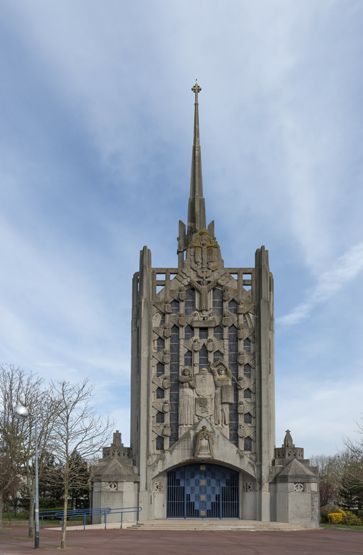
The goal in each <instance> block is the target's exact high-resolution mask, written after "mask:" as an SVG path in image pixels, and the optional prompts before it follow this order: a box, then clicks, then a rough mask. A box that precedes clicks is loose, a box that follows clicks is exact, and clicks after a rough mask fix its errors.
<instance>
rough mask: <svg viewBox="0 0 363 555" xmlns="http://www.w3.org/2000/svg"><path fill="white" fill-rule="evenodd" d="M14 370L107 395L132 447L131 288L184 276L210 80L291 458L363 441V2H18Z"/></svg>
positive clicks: (7, 108)
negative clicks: (269, 333) (268, 282)
mask: <svg viewBox="0 0 363 555" xmlns="http://www.w3.org/2000/svg"><path fill="white" fill-rule="evenodd" d="M0 13H1V17H0V110H1V126H0V260H1V271H0V314H1V317H0V337H1V341H0V363H2V364H13V365H15V366H20V367H22V368H23V369H24V370H26V371H33V372H35V373H37V374H38V375H40V376H42V377H44V379H45V380H50V379H53V380H62V379H66V380H70V381H80V380H82V379H84V378H89V380H90V381H91V383H92V384H93V385H94V398H93V400H94V404H95V406H96V409H97V411H98V412H99V413H100V414H103V415H105V416H109V417H110V418H111V419H113V421H114V425H115V428H118V429H120V431H121V432H122V434H123V440H124V442H125V444H128V441H129V395H130V391H129V386H130V315H131V279H132V275H133V273H134V272H135V271H137V270H138V263H139V251H140V249H141V248H142V247H143V245H147V246H148V247H149V248H150V249H151V250H152V256H153V264H154V266H158V267H161V266H174V265H175V264H176V260H177V257H176V237H177V234H178V220H179V219H182V220H184V221H185V220H186V214H187V198H188V192H189V191H188V190H189V179H190V162H191V146H192V127H193V95H192V93H191V91H190V88H191V86H192V85H193V83H194V81H195V78H198V81H199V82H200V84H201V86H202V89H203V90H202V92H201V94H200V127H201V144H202V160H203V180H204V193H205V197H206V208H207V218H208V220H212V219H214V220H215V222H216V236H217V239H218V241H219V243H220V245H221V249H222V254H223V258H224V261H225V264H226V266H233V267H236V266H245V267H246V266H252V265H253V264H254V253H255V250H256V249H257V248H258V247H259V246H260V245H265V246H266V248H267V249H268V250H269V256H270V266H271V270H272V272H273V274H274V280H275V317H276V322H275V323H276V326H275V327H276V343H275V350H276V442H277V445H279V444H281V442H282V441H283V437H284V432H285V430H286V429H287V428H289V429H290V430H291V431H292V435H293V438H294V441H295V444H296V445H297V446H301V447H305V454H306V456H312V455H319V454H326V455H330V454H334V453H336V452H337V451H340V450H342V449H343V448H344V441H345V439H346V438H347V437H349V438H351V439H353V440H356V439H357V437H358V436H357V426H358V423H359V421H360V419H361V418H362V411H363V407H362V397H363V371H362V370H363V341H362V338H363V297H362V288H363V217H362V206H363V186H362V177H363V146H362V145H363V140H362V139H363V137H362V134H363V132H362V129H363V109H362V101H361V99H362V96H363V94H362V93H363V76H362V75H363V74H362V71H361V60H362V57H363V34H362V32H361V30H362V27H363V3H362V2H361V1H360V0H356V1H355V0H343V1H342V0H336V1H335V0H320V1H319V2H317V1H316V0H294V1H292V0H286V1H285V0H256V1H255V2H250V1H248V0H236V1H235V0H228V1H226V0H221V1H220V0H198V1H195V0H193V1H192V0H184V1H183V2H179V1H177V0H168V1H167V0H163V1H161V0H134V1H133V2H120V1H117V0H107V1H106V2H105V1H101V0H62V1H61V0H54V1H52V2H49V0H44V1H43V0H9V1H7V0H0Z"/></svg>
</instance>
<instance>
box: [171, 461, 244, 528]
mask: <svg viewBox="0 0 363 555" xmlns="http://www.w3.org/2000/svg"><path fill="white" fill-rule="evenodd" d="M167 517H168V518H238V517H239V475H238V472H236V471H235V470H232V469H230V468H226V467H223V466H219V465H215V464H190V465H187V466H182V467H178V468H175V469H174V470H171V471H170V472H168V487H167Z"/></svg>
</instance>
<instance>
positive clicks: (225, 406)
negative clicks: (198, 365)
mask: <svg viewBox="0 0 363 555" xmlns="http://www.w3.org/2000/svg"><path fill="white" fill-rule="evenodd" d="M214 383H215V395H214V423H215V424H216V425H217V426H222V429H223V433H224V434H225V435H226V437H229V405H231V404H233V402H234V392H233V386H232V379H231V376H230V373H229V372H228V369H227V368H226V367H225V365H224V364H222V363H220V364H219V365H218V366H217V368H215V369H214Z"/></svg>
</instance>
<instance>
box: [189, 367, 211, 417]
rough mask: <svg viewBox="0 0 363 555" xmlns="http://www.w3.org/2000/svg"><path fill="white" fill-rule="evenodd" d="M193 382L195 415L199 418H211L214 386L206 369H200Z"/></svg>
mask: <svg viewBox="0 0 363 555" xmlns="http://www.w3.org/2000/svg"><path fill="white" fill-rule="evenodd" d="M194 380H195V393H196V399H195V414H196V415H197V416H199V417H203V416H204V417H208V416H213V414H214V395H215V385H214V379H213V376H212V375H211V374H210V372H209V371H208V368H201V369H200V370H199V374H197V375H196V376H195V377H194Z"/></svg>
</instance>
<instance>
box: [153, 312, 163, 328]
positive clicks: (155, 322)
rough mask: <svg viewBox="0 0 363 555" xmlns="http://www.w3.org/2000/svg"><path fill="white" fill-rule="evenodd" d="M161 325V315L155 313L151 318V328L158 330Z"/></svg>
mask: <svg viewBox="0 0 363 555" xmlns="http://www.w3.org/2000/svg"><path fill="white" fill-rule="evenodd" d="M160 324H161V314H160V312H156V313H155V314H154V316H153V327H154V328H158V327H160Z"/></svg>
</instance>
